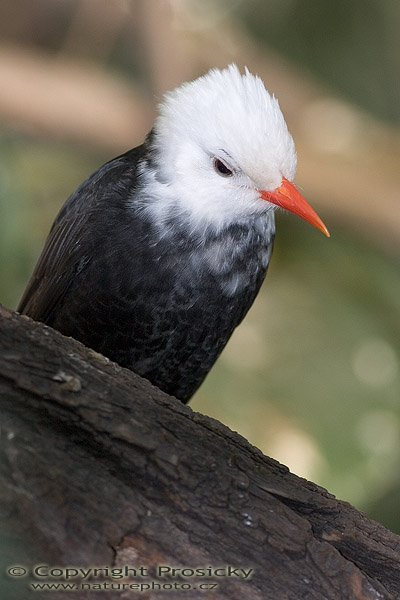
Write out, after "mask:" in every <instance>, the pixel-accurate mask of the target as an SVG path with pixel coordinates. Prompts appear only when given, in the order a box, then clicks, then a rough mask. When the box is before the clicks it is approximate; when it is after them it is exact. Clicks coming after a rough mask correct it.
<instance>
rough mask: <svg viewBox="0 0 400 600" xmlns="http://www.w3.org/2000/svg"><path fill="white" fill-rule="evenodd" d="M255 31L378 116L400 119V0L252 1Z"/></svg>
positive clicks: (248, 11) (248, 14) (248, 17)
mask: <svg viewBox="0 0 400 600" xmlns="http://www.w3.org/2000/svg"><path fill="white" fill-rule="evenodd" d="M241 11H242V14H243V17H244V19H245V22H246V24H247V26H248V29H249V30H250V32H251V34H253V35H256V36H257V38H258V40H259V41H260V43H262V44H265V43H266V44H268V45H269V46H273V47H274V48H276V49H277V50H278V51H279V52H281V53H282V54H283V55H285V56H287V57H288V58H290V59H291V61H293V62H294V63H297V64H298V65H301V66H302V67H304V66H306V67H307V69H308V70H309V71H310V72H311V73H313V75H315V76H317V77H318V79H319V80H320V81H323V82H325V83H326V84H327V85H328V86H330V87H331V88H332V89H333V88H334V89H335V90H336V92H339V93H341V94H343V95H344V96H347V98H348V99H349V100H351V101H352V102H355V103H357V104H359V106H360V107H362V108H364V109H367V110H369V111H370V112H371V113H373V114H375V115H376V116H378V117H381V118H383V119H386V120H388V121H392V122H393V123H400V102H399V70H400V36H399V26H400V2H399V1H398V0H268V2H263V1H262V0H250V1H247V2H243V3H242V5H241Z"/></svg>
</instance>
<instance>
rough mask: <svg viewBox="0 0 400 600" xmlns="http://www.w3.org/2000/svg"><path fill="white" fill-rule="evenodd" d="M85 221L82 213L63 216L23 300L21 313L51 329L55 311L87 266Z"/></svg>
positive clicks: (60, 217) (57, 223) (19, 307)
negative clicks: (84, 246)
mask: <svg viewBox="0 0 400 600" xmlns="http://www.w3.org/2000/svg"><path fill="white" fill-rule="evenodd" d="M86 220H87V219H86V217H85V215H84V214H82V212H78V213H77V214H75V215H74V214H73V211H67V212H64V213H61V214H60V216H59V218H58V219H57V220H56V222H55V223H54V225H53V227H52V229H51V232H50V234H49V237H48V238H47V241H46V245H45V247H44V249H43V252H42V254H41V256H40V258H39V260H38V263H37V265H36V267H35V270H34V272H33V274H32V277H31V279H30V281H29V283H28V286H27V288H26V290H25V292H24V295H23V296H22V298H21V301H20V303H19V306H18V309H17V310H18V311H19V312H21V313H23V314H26V315H28V316H29V317H32V319H35V320H37V321H42V322H44V323H47V324H49V325H51V323H52V315H53V313H54V311H55V309H58V308H59V307H60V306H61V305H62V303H63V300H64V298H65V296H66V294H67V292H68V290H69V288H70V286H71V284H72V283H73V282H74V280H75V278H76V277H77V276H78V275H79V274H80V273H81V272H82V271H83V269H84V268H85V266H86V264H87V254H86V253H85V251H84V248H82V244H83V243H84V235H82V234H83V232H84V229H85V223H86Z"/></svg>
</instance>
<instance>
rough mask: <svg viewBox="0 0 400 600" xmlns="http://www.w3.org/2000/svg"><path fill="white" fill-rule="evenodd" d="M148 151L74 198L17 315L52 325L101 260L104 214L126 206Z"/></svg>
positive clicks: (124, 157) (129, 157)
mask: <svg viewBox="0 0 400 600" xmlns="http://www.w3.org/2000/svg"><path fill="white" fill-rule="evenodd" d="M145 151H146V146H145V145H142V146H138V147H136V148H134V149H133V150H129V151H128V152H126V153H125V154H121V155H120V156H117V157H116V158H114V159H112V160H110V161H109V162H108V163H106V164H105V165H103V166H102V167H100V169H99V170H98V171H96V172H95V173H94V174H93V175H91V177H89V178H88V179H87V180H86V181H85V182H84V183H83V184H82V185H81V186H80V187H79V188H78V189H77V191H76V192H75V193H74V194H73V195H72V196H71V197H70V198H69V200H68V201H67V202H66V204H65V205H64V207H63V208H62V209H61V211H60V213H59V215H58V217H57V219H56V220H55V222H54V224H53V227H52V229H51V231H50V234H49V236H48V238H47V241H46V244H45V247H44V249H43V252H42V254H41V256H40V258H39V261H38V263H37V265H36V267H35V270H34V272H33V274H32V277H31V279H30V281H29V283H28V286H27V288H26V290H25V292H24V295H23V296H22V298H21V301H20V303H19V306H18V309H17V310H18V311H19V312H21V313H24V314H26V315H28V316H30V317H32V318H33V319H35V320H37V321H42V322H44V323H47V324H48V325H51V324H52V320H53V316H54V315H55V313H56V312H58V311H59V309H60V308H61V306H62V304H63V301H64V299H65V297H66V295H67V294H68V291H69V289H70V288H71V286H72V284H76V283H77V280H78V279H80V278H82V277H83V275H84V272H85V269H86V268H87V266H88V265H89V264H90V261H91V260H92V259H93V258H94V257H97V255H98V251H99V248H98V247H96V243H97V241H98V232H97V227H96V224H97V225H98V224H99V223H102V224H103V225H104V226H105V227H106V228H107V220H106V219H105V218H104V219H102V218H101V215H103V214H110V212H111V213H112V209H113V206H114V207H115V206H116V210H118V206H120V205H121V204H123V203H124V202H125V200H126V196H127V195H128V193H129V192H131V191H132V190H133V189H134V187H135V185H136V181H137V174H136V168H137V164H138V161H139V159H140V158H141V157H142V156H143V155H144V153H145Z"/></svg>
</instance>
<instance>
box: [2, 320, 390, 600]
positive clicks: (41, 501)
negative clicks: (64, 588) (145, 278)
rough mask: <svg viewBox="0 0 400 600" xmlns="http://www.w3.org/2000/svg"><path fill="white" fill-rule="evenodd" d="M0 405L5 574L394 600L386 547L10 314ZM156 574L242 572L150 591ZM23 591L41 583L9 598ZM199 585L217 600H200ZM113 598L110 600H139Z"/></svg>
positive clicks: (64, 341) (273, 470)
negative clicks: (19, 571) (7, 546)
mask: <svg viewBox="0 0 400 600" xmlns="http://www.w3.org/2000/svg"><path fill="white" fill-rule="evenodd" d="M0 397H1V413H2V414H1V471H0V477H1V490H0V502H1V504H0V515H1V519H2V520H1V526H2V531H3V532H4V533H5V535H8V536H9V538H10V539H12V540H13V541H14V544H16V548H17V550H15V553H14V554H13V555H12V556H11V554H12V553H11V551H10V560H11V558H12V560H13V562H16V563H17V564H21V563H22V564H26V565H28V566H32V565H35V564H38V563H42V564H47V565H70V566H78V567H84V566H87V565H93V566H99V565H100V566H105V565H108V566H110V567H111V566H114V567H115V566H118V565H119V566H123V565H128V566H130V567H136V568H138V567H139V566H143V567H145V568H146V569H148V571H149V576H148V577H142V578H136V579H130V580H127V579H113V580H111V579H110V578H108V581H109V582H110V581H113V582H114V583H119V584H122V583H124V582H125V583H127V582H128V583H131V584H132V583H136V584H137V583H138V582H139V583H149V582H151V581H154V582H159V583H161V584H165V583H172V582H178V583H185V584H186V585H187V584H191V585H192V586H197V589H196V590H195V591H192V592H190V591H187V590H185V592H183V591H182V590H180V591H172V592H169V593H168V594H166V595H164V594H162V595H161V594H160V596H158V594H157V593H156V596H157V597H164V598H168V599H169V600H171V599H178V598H204V599H207V598H213V599H214V600H215V599H221V600H223V599H240V600H246V599H251V600H266V599H267V600H268V599H271V600H280V599H282V600H284V599H285V600H286V599H288V600H291V599H293V600H299V599H303V598H304V599H320V600H322V599H323V600H330V599H338V600H339V599H340V600H343V599H347V598H349V599H352V598H355V599H360V600H361V599H363V600H367V599H368V600H369V599H371V600H372V599H374V600H378V599H379V600H383V599H389V598H392V599H395V598H400V568H399V567H400V538H399V537H398V536H396V535H394V534H392V533H390V532H389V531H387V530H386V529H385V528H384V527H383V526H381V525H379V524H377V523H374V522H372V521H370V520H369V519H368V518H367V517H366V516H365V515H363V514H361V513H359V512H358V511H356V510H355V509H354V508H352V507H351V506H350V505H348V504H346V503H344V502H340V501H337V500H336V499H335V498H334V497H333V496H332V495H331V494H329V493H328V492H326V491H325V490H323V489H321V488H320V487H318V486H316V485H315V484H313V483H310V482H308V481H305V480H304V479H301V478H299V477H296V476H295V475H292V474H291V473H290V472H289V471H288V469H287V468H286V467H284V466H282V465H280V464H278V463H277V462H275V461H274V460H272V459H270V458H267V457H265V456H263V455H262V454H261V452H260V451H258V450H257V449H256V448H254V447H252V446H251V445H250V444H249V443H248V442H247V441H246V440H244V439H243V438H242V437H240V436H239V435H237V434H236V433H233V432H232V431H230V430H229V429H227V428H226V427H224V426H223V425H221V424H220V423H218V422H216V421H214V420H212V419H210V418H207V417H205V416H202V415H200V414H197V413H195V412H193V411H192V410H191V409H190V408H189V407H187V406H183V405H181V404H180V403H179V402H178V401H177V400H175V399H174V398H170V397H168V396H167V395H165V394H164V393H162V392H161V391H159V390H157V389H156V388H154V387H153V386H151V385H150V384H149V383H148V382H147V381H145V380H143V379H141V378H140V377H138V376H136V375H135V374H134V373H131V372H130V371H128V370H126V369H122V368H120V367H118V366H117V365H115V364H113V363H111V362H109V361H108V360H107V359H105V358H104V357H102V356H100V355H98V354H96V353H94V352H93V351H91V350H89V349H87V348H85V347H83V346H82V345H81V344H79V343H78V342H76V341H74V340H72V339H68V338H65V337H63V336H62V335H61V334H59V333H58V332H56V331H53V330H52V329H50V328H48V327H45V326H44V325H42V324H39V323H35V322H33V321H31V320H30V319H28V318H26V317H22V316H19V315H17V314H15V313H10V312H9V311H7V310H6V309H1V311H0ZM18 552H20V554H18ZM24 561H25V562H24ZM9 564H10V563H9ZM158 565H170V566H174V567H186V568H200V567H212V568H217V567H224V566H227V565H231V566H232V567H234V568H236V569H253V570H254V572H253V574H252V576H251V577H248V578H247V579H244V578H243V577H242V578H240V577H238V576H236V575H235V574H231V576H230V577H222V576H220V575H215V574H214V575H212V576H204V577H193V578H180V577H179V576H178V575H175V576H172V577H170V578H158V577H157V576H156V575H157V573H156V569H157V566H158ZM234 573H237V572H234ZM219 574H221V572H219ZM42 579H45V578H42ZM60 580H61V578H60V577H59V578H57V577H55V578H54V577H53V579H52V581H53V582H54V581H60ZM106 580H107V577H104V576H103V577H100V579H98V580H97V581H106ZM16 581H17V580H16V579H15V580H12V581H11V582H9V585H15V586H17V583H16ZM29 581H36V582H37V581H38V579H35V578H34V577H33V576H32V577H28V578H24V580H23V582H22V579H21V580H20V579H18V585H20V586H22V585H24V586H27V585H28V582H29ZM39 581H40V580H39ZM71 581H72V582H74V583H76V584H80V583H81V580H79V579H71ZM86 581H87V580H86ZM93 582H94V580H93V581H92V583H93ZM204 582H216V583H218V588H217V589H216V590H215V589H214V590H213V591H204V590H203V591H201V593H200V591H199V587H198V586H199V585H200V584H201V583H203V584H204ZM95 589H96V588H95ZM125 589H126V591H125V592H124V593H123V594H121V592H111V593H110V594H107V598H112V597H116V598H122V599H123V598H130V597H133V596H132V594H133V595H134V597H137V596H136V595H135V593H137V592H132V591H128V589H127V588H125ZM92 593H93V592H86V591H84V590H80V589H78V588H77V591H76V593H74V594H73V597H74V598H87V597H92V596H91V594H92ZM148 594H150V595H146V594H142V595H141V596H140V597H142V598H154V597H155V596H154V592H151V593H150V592H149V593H148ZM21 597H23V598H24V600H25V598H26V597H27V592H26V590H25V595H23V596H21ZM33 597H35V598H37V597H38V595H37V594H36V596H35V595H33ZM45 597H46V598H59V597H60V598H61V597H63V598H65V594H61V593H60V594H58V593H57V592H48V593H46V595H45ZM99 597H100V596H99ZM101 597H103V596H101Z"/></svg>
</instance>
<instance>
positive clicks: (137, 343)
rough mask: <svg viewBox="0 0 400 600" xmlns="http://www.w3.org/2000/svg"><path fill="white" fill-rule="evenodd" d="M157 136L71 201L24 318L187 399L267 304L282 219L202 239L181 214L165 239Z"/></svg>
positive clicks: (236, 226)
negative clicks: (146, 187)
mask: <svg viewBox="0 0 400 600" xmlns="http://www.w3.org/2000/svg"><path fill="white" fill-rule="evenodd" d="M150 139H151V138H148V139H147V140H146V142H145V143H144V144H143V145H142V146H139V147H138V148H135V149H134V150H131V151H129V152H127V153H126V154H124V155H122V156H119V157H117V158H115V159H114V160H112V161H110V162H108V163H106V164H105V165H104V166H102V167H101V168H100V169H99V170H98V171H97V172H96V173H94V174H93V175H92V176H91V177H90V178H89V179H88V180H87V181H86V182H84V183H83V184H82V185H81V186H80V187H79V188H78V190H77V191H76V192H75V193H74V194H73V195H72V196H71V197H70V198H69V200H68V201H67V202H66V204H65V205H64V207H63V208H62V209H61V211H60V213H59V215H58V217H57V219H56V221H55V223H54V225H53V227H52V229H51V231H50V234H49V237H48V239H47V242H46V245H45V247H44V250H43V252H42V255H41V257H40V259H39V261H38V264H37V266H36V268H35V271H34V273H33V275H32V278H31V280H30V282H29V284H28V287H27V289H26V291H25V293H24V295H23V298H22V300H21V302H20V305H19V307H18V310H19V311H20V312H22V313H24V314H27V315H29V316H30V317H32V318H33V319H36V320H38V321H42V322H44V323H46V324H48V325H50V326H52V327H54V328H55V329H58V330H59V331H61V332H62V333H63V334H65V335H68V336H72V337H74V338H76V339H77V340H79V341H81V342H83V343H84V344H85V345H87V346H89V347H91V348H93V349H94V350H96V351H98V352H101V353H103V354H104V355H105V356H107V357H109V358H110V359H112V360H114V361H115V362H117V363H119V364H120V365H122V366H124V367H128V368H129V369H132V370H133V371H135V372H137V373H139V374H140V375H142V376H144V377H146V378H147V379H149V380H150V381H151V382H152V383H153V384H155V385H156V386H158V387H160V388H161V389H162V390H164V391H165V392H167V393H169V394H172V395H174V396H176V397H177V398H179V399H180V400H182V401H183V402H187V401H188V400H189V399H190V397H191V396H192V395H193V393H194V392H195V391H196V389H197V388H198V387H199V385H200V384H201V383H202V381H203V379H204V378H205V376H206V375H207V373H208V371H209V370H210V368H211V367H212V365H213V364H214V362H215V360H216V359H217V357H218V356H219V354H220V353H221V351H222V349H223V348H224V346H225V344H226V343H227V341H228V339H229V337H230V336H231V334H232V332H233V330H234V329H235V327H236V326H237V325H238V324H239V323H240V321H241V320H242V319H243V317H244V315H245V314H246V313H247V311H248V309H249V308H250V306H251V304H252V303H253V300H254V298H255V297H256V295H257V292H258V290H259V288H260V285H261V283H262V281H263V279H264V277H265V274H266V269H267V266H268V262H269V258H270V255H271V251H272V244H273V235H274V225H273V215H270V214H269V213H262V214H257V215H253V216H251V217H249V218H248V219H242V220H239V221H238V222H235V223H231V224H228V225H227V226H226V227H224V228H222V229H220V230H218V231H217V230H215V231H213V230H211V229H210V230H209V231H207V233H206V234H204V232H203V234H201V233H200V232H199V231H197V232H196V231H193V230H192V229H191V228H190V227H189V226H188V225H187V223H185V221H184V219H182V218H179V216H178V215H174V214H173V213H171V215H170V220H171V222H170V223H164V224H163V230H164V233H163V235H160V227H159V226H158V225H157V223H155V222H154V220H152V219H151V218H150V217H149V215H148V214H147V213H146V211H145V210H143V204H144V203H146V202H150V201H151V199H146V194H145V193H144V191H143V190H142V181H141V180H142V173H143V168H144V169H145V168H146V166H147V167H149V166H151V164H152V161H153V158H154V156H153V153H154V148H153V146H152V144H151V143H150ZM139 166H140V168H139ZM139 198H140V202H139Z"/></svg>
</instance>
